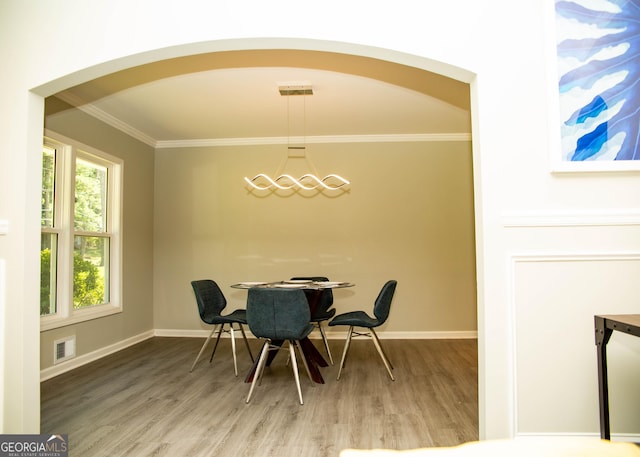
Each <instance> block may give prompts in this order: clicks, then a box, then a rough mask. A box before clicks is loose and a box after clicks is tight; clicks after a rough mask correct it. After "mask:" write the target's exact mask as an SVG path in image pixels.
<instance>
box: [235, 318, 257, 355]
mask: <svg viewBox="0 0 640 457" xmlns="http://www.w3.org/2000/svg"><path fill="white" fill-rule="evenodd" d="M238 325H239V326H240V331H241V332H242V339H243V340H244V345H245V346H246V347H247V352H248V353H249V357H251V361H252V362H255V359H254V358H253V354H252V353H251V348H250V347H249V341H248V340H247V334H246V333H245V332H244V326H243V325H242V324H238Z"/></svg>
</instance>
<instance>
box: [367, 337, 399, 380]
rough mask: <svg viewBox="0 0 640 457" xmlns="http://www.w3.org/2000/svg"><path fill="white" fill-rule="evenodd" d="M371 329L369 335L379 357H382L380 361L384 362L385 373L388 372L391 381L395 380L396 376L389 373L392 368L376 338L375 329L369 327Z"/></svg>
mask: <svg viewBox="0 0 640 457" xmlns="http://www.w3.org/2000/svg"><path fill="white" fill-rule="evenodd" d="M369 330H370V331H371V336H372V337H373V338H372V339H373V344H375V346H376V349H377V350H378V354H380V358H381V359H382V362H383V363H384V366H385V367H386V369H387V373H389V377H390V378H391V380H392V381H395V380H396V378H394V377H393V373H391V369H392V368H393V367H392V366H391V363H389V360H388V359H387V357H386V355H385V353H384V351H383V350H382V346H381V345H380V340H379V339H378V335H377V334H376V331H375V330H374V329H372V328H370V329H369Z"/></svg>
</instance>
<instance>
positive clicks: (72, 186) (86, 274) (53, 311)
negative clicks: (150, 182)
mask: <svg viewBox="0 0 640 457" xmlns="http://www.w3.org/2000/svg"><path fill="white" fill-rule="evenodd" d="M122 168H123V163H122V160H121V159H118V158H116V157H113V156H111V155H109V154H106V153H104V152H101V151H97V150H95V149H93V148H91V147H88V146H85V145H82V144H80V143H77V142H75V141H73V140H70V139H68V138H64V137H60V136H58V135H50V136H49V135H48V136H47V137H45V139H44V144H43V148H42V215H41V244H40V317H41V330H47V329H51V328H56V327H61V326H64V325H69V324H73V323H77V322H82V321H86V320H89V319H95V318H98V317H102V316H107V315H110V314H114V313H118V312H121V311H122V300H121V297H122V293H121V271H122V265H121V263H122V256H121V252H122V241H121V232H122Z"/></svg>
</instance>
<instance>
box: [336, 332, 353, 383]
mask: <svg viewBox="0 0 640 457" xmlns="http://www.w3.org/2000/svg"><path fill="white" fill-rule="evenodd" d="M352 333H353V325H350V326H349V331H348V332H347V340H346V341H345V342H344V351H342V360H341V361H340V368H339V369H338V377H337V378H336V381H339V380H340V375H341V374H342V369H343V368H344V361H345V360H346V358H347V352H349V344H351V334H352Z"/></svg>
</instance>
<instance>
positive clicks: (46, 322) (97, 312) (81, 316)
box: [40, 304, 122, 332]
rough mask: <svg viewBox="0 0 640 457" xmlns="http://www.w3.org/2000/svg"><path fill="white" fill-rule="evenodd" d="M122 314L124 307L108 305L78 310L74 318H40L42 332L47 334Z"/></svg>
mask: <svg viewBox="0 0 640 457" xmlns="http://www.w3.org/2000/svg"><path fill="white" fill-rule="evenodd" d="M121 312H122V306H117V305H112V304H107V305H97V306H92V307H91V308H87V309H83V310H78V311H75V312H74V313H73V315H72V316H68V317H61V316H46V317H41V318H40V331H41V332H45V331H47V330H53V329H56V328H60V327H66V326H68V325H73V324H79V323H80V322H86V321H90V320H93V319H98V318H101V317H106V316H112V315H114V314H118V313H121Z"/></svg>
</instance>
